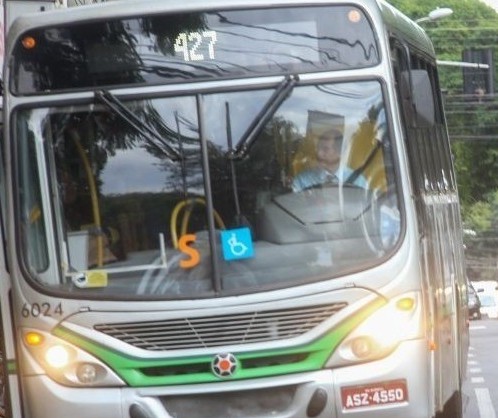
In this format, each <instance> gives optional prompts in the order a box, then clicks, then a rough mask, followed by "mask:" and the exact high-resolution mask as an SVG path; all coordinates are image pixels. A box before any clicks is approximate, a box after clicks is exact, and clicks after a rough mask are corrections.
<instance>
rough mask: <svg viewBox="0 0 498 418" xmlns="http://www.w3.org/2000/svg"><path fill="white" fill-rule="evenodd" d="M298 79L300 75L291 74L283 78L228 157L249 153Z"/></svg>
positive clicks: (241, 156)
mask: <svg viewBox="0 0 498 418" xmlns="http://www.w3.org/2000/svg"><path fill="white" fill-rule="evenodd" d="M298 81H299V76H298V75H290V76H287V77H285V78H284V79H283V80H282V82H281V83H280V84H279V85H278V87H277V88H276V89H275V91H274V92H273V94H272V95H271V97H270V98H269V99H268V101H267V102H266V103H265V105H264V106H263V107H262V109H261V111H260V112H259V113H258V114H257V115H256V117H255V118H254V119H253V120H252V122H251V124H250V125H249V126H248V128H247V129H246V131H245V132H244V134H243V135H242V136H241V137H240V140H239V142H238V143H237V146H236V147H235V149H234V150H230V151H229V152H228V158H231V159H238V158H243V157H244V156H245V155H246V154H247V152H248V151H249V149H250V148H251V146H252V144H253V143H254V141H255V140H256V137H257V136H258V135H259V134H260V133H261V130H262V129H263V128H264V126H265V125H266V124H267V122H268V121H269V120H270V119H271V118H272V117H273V115H274V114H275V112H276V111H277V109H278V108H279V106H280V105H281V104H282V103H283V102H284V101H285V100H286V99H287V97H289V95H290V93H291V92H292V89H293V88H294V86H295V85H296V83H297V82H298Z"/></svg>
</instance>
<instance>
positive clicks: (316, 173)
mask: <svg viewBox="0 0 498 418" xmlns="http://www.w3.org/2000/svg"><path fill="white" fill-rule="evenodd" d="M342 141H343V134H342V132H341V131H339V130H338V129H337V128H331V129H328V130H326V131H325V132H324V133H322V134H321V135H320V136H319V138H318V142H317V144H316V166H315V167H312V168H310V169H307V170H304V171H302V172H300V173H299V174H298V175H297V176H296V177H295V178H294V180H293V181H292V190H293V191H294V192H300V191H302V190H305V189H309V188H311V187H316V186H321V185H324V184H327V183H331V184H334V183H336V184H337V183H350V184H353V185H355V186H358V187H362V188H367V180H366V179H365V177H364V176H363V175H361V174H356V173H355V172H354V170H352V169H351V168H349V167H347V166H345V165H344V164H340V162H341V149H342Z"/></svg>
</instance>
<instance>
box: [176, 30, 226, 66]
mask: <svg viewBox="0 0 498 418" xmlns="http://www.w3.org/2000/svg"><path fill="white" fill-rule="evenodd" d="M216 41H217V36H216V32H215V31H214V30H206V31H202V32H181V33H180V34H179V35H178V36H177V37H176V39H175V52H179V53H182V54H183V59H184V60H185V61H203V60H205V59H214V52H215V48H214V46H215V44H216ZM205 53H207V58H206V57H205V55H206V54H205Z"/></svg>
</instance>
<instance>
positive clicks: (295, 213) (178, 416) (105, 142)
mask: <svg viewBox="0 0 498 418" xmlns="http://www.w3.org/2000/svg"><path fill="white" fill-rule="evenodd" d="M388 14H389V15H390V16H391V24H392V23H393V20H394V22H395V23H396V22H397V20H399V27H400V28H402V27H405V28H406V24H407V22H408V21H407V20H406V18H404V17H402V16H401V15H399V14H396V12H395V11H394V10H392V9H391V8H390V7H389V6H387V5H384V4H383V5H382V8H379V5H378V4H377V3H376V2H370V1H365V2H357V3H355V4H350V5H344V4H336V3H333V2H332V3H330V2H327V3H325V2H324V3H318V4H317V3H313V5H306V4H303V3H302V2H285V3H284V2H281V3H278V4H274V5H272V6H271V7H270V6H268V5H266V4H264V3H263V2H250V3H245V2H242V1H237V2H235V3H233V2H231V3H228V2H227V3H220V2H218V3H216V5H206V4H205V2H200V1H198V2H193V3H189V7H188V9H183V8H182V6H181V5H179V4H178V3H177V2H168V1H166V2H165V1H147V2H143V1H142V2H139V3H136V4H135V3H134V2H133V1H126V2H111V3H109V4H104V5H99V6H89V7H80V8H77V9H74V10H66V11H57V12H55V11H54V12H50V13H46V14H44V15H40V16H33V17H25V18H23V19H20V20H17V21H16V22H15V23H14V25H13V29H12V31H11V34H10V38H9V41H8V46H7V48H8V49H7V50H8V54H9V63H10V64H9V66H8V67H7V74H6V77H7V79H6V80H7V81H6V98H5V112H6V113H5V114H6V118H5V121H6V122H5V123H6V133H7V137H6V146H5V149H4V151H5V154H6V158H5V161H6V176H7V177H6V179H7V182H6V185H7V196H8V199H7V216H8V219H12V221H11V223H10V224H9V226H8V228H7V229H8V230H7V242H8V245H9V257H8V263H9V273H10V287H9V288H7V287H1V288H0V291H2V292H3V295H2V296H3V297H6V296H7V294H11V299H10V300H11V301H12V308H11V311H12V322H13V326H10V328H9V327H6V325H7V324H6V323H4V333H5V334H6V335H5V337H9V338H10V339H11V341H12V347H11V346H9V347H7V350H6V356H7V361H8V362H10V364H12V366H13V367H11V369H9V380H8V383H9V385H8V388H9V410H10V413H11V415H12V416H15V417H17V416H26V417H33V418H48V417H54V416H72V417H73V418H80V417H81V418H83V417H85V418H86V417H89V416H91V417H95V418H98V417H106V418H108V417H122V418H156V417H161V418H166V417H175V418H186V417H189V418H192V417H198V418H201V417H202V418H211V417H213V418H214V417H216V418H219V417H230V418H233V417H252V418H255V417H261V418H263V417H265V418H266V417H269V416H274V417H280V418H283V417H286V418H303V417H318V418H325V417H327V418H330V417H345V416H350V417H353V416H354V417H366V416H368V417H369V418H372V417H373V418H375V417H383V418H385V417H394V416H403V417H407V418H422V417H424V418H427V417H433V416H435V414H436V412H438V413H443V411H444V406H445V404H446V405H449V406H450V408H449V409H448V408H447V409H446V413H447V415H446V416H447V417H450V416H451V417H453V416H457V415H454V414H453V412H454V410H455V408H456V406H457V403H458V399H459V393H460V392H459V391H460V385H461V378H462V376H461V375H460V363H459V360H460V359H459V358H458V357H459V356H460V355H461V354H462V352H461V351H459V350H460V346H459V344H460V342H461V341H463V340H461V338H462V336H463V333H460V332H457V327H458V326H459V324H460V323H459V320H460V316H459V315H460V310H459V305H458V303H457V299H458V298H457V294H456V292H457V291H458V290H459V289H462V290H463V287H461V286H460V284H459V282H458V281H459V280H460V276H461V275H460V272H461V266H459V265H457V262H458V261H457V259H456V258H455V257H453V258H451V260H452V263H453V264H449V263H448V262H447V263H443V260H444V259H445V257H446V259H447V260H450V258H448V257H447V255H448V254H449V253H453V254H458V252H459V251H461V249H458V248H457V246H458V240H457V238H458V236H457V235H455V241H454V242H453V241H452V242H449V243H445V245H440V241H441V237H442V236H443V235H445V234H449V233H453V232H454V229H455V228H456V227H457V226H458V212H457V211H456V209H457V208H458V206H457V202H455V201H454V200H453V201H452V202H453V203H452V205H453V206H448V205H446V203H445V202H447V201H449V199H446V200H445V199H443V198H442V197H443V193H442V192H441V193H440V194H439V195H438V196H439V197H438V196H428V197H427V199H425V200H423V199H421V200H417V202H416V203H417V204H415V203H414V201H413V200H412V195H411V191H413V187H414V185H413V181H412V175H413V172H412V171H410V170H411V168H410V164H411V163H409V162H408V160H409V158H408V157H407V154H406V153H407V148H406V144H405V143H404V142H403V141H404V140H405V138H406V136H407V135H408V134H410V131H409V129H405V125H404V123H405V122H404V119H403V118H402V116H401V110H400V109H401V107H400V105H399V103H398V95H397V92H396V90H395V88H394V82H393V79H392V78H391V77H392V76H393V70H392V67H391V65H392V63H391V59H390V58H389V53H390V51H389V46H388V45H387V44H384V42H385V41H386V37H384V32H383V31H384V30H385V27H384V23H383V18H384V16H386V15H388ZM330 22H334V24H333V25H332V24H331V23H330ZM405 30H406V29H405ZM412 30H414V31H417V30H419V29H417V27H416V26H413V29H412ZM419 35H420V37H421V41H420V46H424V45H425V44H424V42H427V40H426V39H425V38H424V37H423V36H422V35H421V34H420V33H419ZM407 38H409V37H407ZM400 39H401V41H403V39H404V38H403V36H401V37H400ZM424 40H425V41H424ZM426 48H427V54H428V55H430V53H431V49H430V46H429V44H427V45H426ZM417 74H418V73H417ZM412 93H413V92H412ZM440 122H441V120H435V121H434V125H435V124H437V123H440ZM424 129H426V130H427V131H428V132H432V131H437V129H440V130H441V129H443V128H442V127H441V126H439V128H438V127H436V126H434V127H427V128H424ZM440 130H439V131H438V132H441V131H440ZM439 138H440V139H441V140H444V136H439ZM444 149H445V148H441V150H444ZM446 150H447V148H446ZM441 152H442V151H441ZM449 192H451V190H449V189H448V194H449ZM422 201H423V202H425V206H420V202H422ZM431 214H432V215H431ZM430 216H433V218H434V222H440V224H438V225H439V226H438V228H440V229H438V230H437V231H439V232H438V234H440V235H437V234H435V233H434V234H432V235H431V234H422V232H423V231H425V229H427V230H429V229H430V227H431V225H432V224H431V222H433V221H431V218H430ZM428 236H429V237H432V238H434V239H433V240H427V239H425V240H423V239H421V237H425V238H427V237H428ZM428 248H432V249H433V250H434V252H432V253H431V252H430V251H427V249H428ZM431 254H432V255H433V256H432V255H431ZM435 271H438V272H439V274H440V275H439V276H438V277H437V278H433V277H432V273H433V272H435ZM443 290H444V291H443ZM441 295H445V297H446V299H444V300H442V299H441ZM2 300H7V299H5V298H3V299H2ZM4 322H7V319H4ZM440 323H441V324H444V327H443V326H441V327H440V326H439V324H440ZM9 329H12V334H11V335H10V334H9V333H10V331H9ZM443 339H444V341H447V340H448V339H449V340H450V341H451V344H450V345H444V344H442V343H441V342H442V341H443ZM440 343H441V344H440ZM408 359H409V360H408ZM14 365H15V367H14ZM448 411H452V413H451V414H449V413H448ZM441 416H443V415H441Z"/></svg>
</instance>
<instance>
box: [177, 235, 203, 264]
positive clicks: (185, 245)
mask: <svg viewBox="0 0 498 418" xmlns="http://www.w3.org/2000/svg"><path fill="white" fill-rule="evenodd" d="M195 239H196V236H195V234H185V235H182V236H181V237H180V241H179V242H178V248H179V249H180V251H181V252H182V253H184V254H187V255H188V256H189V258H188V259H186V260H180V267H183V268H184V269H188V268H192V267H195V266H196V265H197V264H199V261H200V259H201V256H200V254H199V251H198V250H196V249H195V248H192V247H190V246H189V244H190V243H192V242H195Z"/></svg>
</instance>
